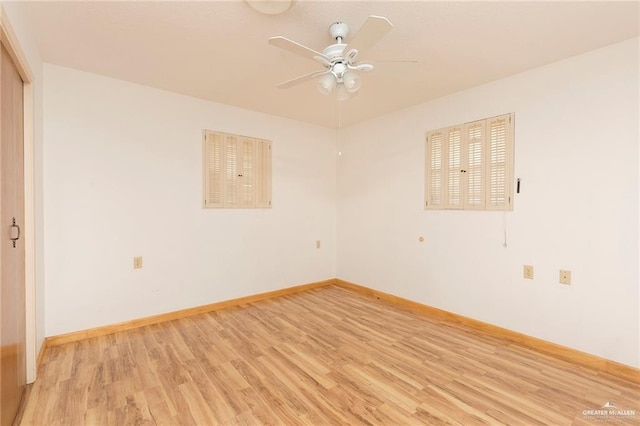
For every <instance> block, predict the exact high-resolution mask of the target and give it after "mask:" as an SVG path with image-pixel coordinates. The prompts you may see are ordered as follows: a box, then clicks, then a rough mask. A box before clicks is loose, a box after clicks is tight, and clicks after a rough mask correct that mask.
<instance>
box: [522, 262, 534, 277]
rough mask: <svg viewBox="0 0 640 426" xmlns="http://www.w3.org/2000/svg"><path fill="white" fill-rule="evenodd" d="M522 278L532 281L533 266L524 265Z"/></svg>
mask: <svg viewBox="0 0 640 426" xmlns="http://www.w3.org/2000/svg"><path fill="white" fill-rule="evenodd" d="M522 276H523V277H525V278H527V279H529V280H532V279H533V266H531V265H524V267H523V268H522Z"/></svg>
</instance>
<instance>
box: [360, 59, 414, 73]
mask: <svg viewBox="0 0 640 426" xmlns="http://www.w3.org/2000/svg"><path fill="white" fill-rule="evenodd" d="M367 63H368V64H371V65H373V72H374V73H376V74H386V75H390V74H410V73H415V72H417V71H418V69H419V67H420V63H419V62H416V61H367ZM360 65H366V64H360Z"/></svg>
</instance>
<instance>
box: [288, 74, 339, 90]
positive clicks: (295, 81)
mask: <svg viewBox="0 0 640 426" xmlns="http://www.w3.org/2000/svg"><path fill="white" fill-rule="evenodd" d="M329 72H330V71H324V70H323V71H316V72H312V73H309V74H305V75H301V76H300V77H296V78H292V79H291V80H287V81H284V82H282V83H280V84H278V85H277V86H276V87H278V88H280V89H288V88H289V87H293V86H296V85H298V84H300V83H304V82H305V81H309V80H313V79H314V78H316V77H320V76H321V75H324V74H328V73H329Z"/></svg>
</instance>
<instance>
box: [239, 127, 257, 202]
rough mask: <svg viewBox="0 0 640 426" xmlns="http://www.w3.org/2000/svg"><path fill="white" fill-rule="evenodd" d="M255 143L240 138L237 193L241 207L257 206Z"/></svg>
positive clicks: (248, 139) (251, 140)
mask: <svg viewBox="0 0 640 426" xmlns="http://www.w3.org/2000/svg"><path fill="white" fill-rule="evenodd" d="M254 151H255V143H254V140H253V139H250V138H244V137H243V138H240V141H239V145H238V154H239V157H240V161H239V165H240V167H239V168H238V180H237V189H236V193H237V194H238V203H239V204H238V205H239V206H240V207H254V206H255V204H256V203H255V170H254V162H255V152H254Z"/></svg>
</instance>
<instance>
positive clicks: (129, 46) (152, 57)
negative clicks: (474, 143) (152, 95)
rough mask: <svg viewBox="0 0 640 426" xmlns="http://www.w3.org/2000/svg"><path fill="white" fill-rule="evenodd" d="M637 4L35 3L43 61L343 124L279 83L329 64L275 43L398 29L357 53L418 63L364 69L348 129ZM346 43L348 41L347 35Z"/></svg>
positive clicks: (568, 52)
mask: <svg viewBox="0 0 640 426" xmlns="http://www.w3.org/2000/svg"><path fill="white" fill-rule="evenodd" d="M639 5H640V3H639V2H637V1H631V2H611V1H604V2H535V1H534V2H508V1H503V2H483V1H478V2H431V1H402V2H401V1H390V2H379V1H327V0H325V1H304V0H298V2H297V3H295V4H294V6H293V7H292V8H291V9H290V10H289V11H287V12H286V13H284V14H282V15H277V16H272V15H263V14H260V13H258V12H256V11H255V10H253V9H251V8H250V7H249V6H248V5H247V3H245V2H244V1H242V0H232V1H202V2H195V1H173V2H167V1H163V2H160V1H70V2H58V1H44V2H37V1H30V2H28V3H27V4H26V7H27V12H28V14H29V17H30V19H31V20H32V24H33V28H34V29H35V36H36V41H37V43H38V46H39V48H40V53H41V56H42V59H43V60H44V61H45V62H49V63H52V64H57V65H62V66H66V67H71V68H76V69H79V70H84V71H89V72H92V73H97V74H102V75H105V76H109V77H114V78H118V79H122V80H127V81H130V82H134V83H139V84H143V85H147V86H152V87H157V88H161V89H166V90H170V91H173V92H178V93H183V94H186V95H190V96H195V97H198V98H203V99H208V100H211V101H215V102H220V103H225V104H229V105H234V106H237V107H241V108H246V109H250V110H255V111H262V112H266V113H269V114H275V115H280V116H284V117H290V118H293V119H296V120H301V121H306V122H309V123H314V124H318V125H322V126H327V127H336V126H337V123H338V120H337V116H338V115H337V111H338V107H337V101H335V100H334V99H333V98H329V97H326V96H324V95H321V94H320V93H319V92H318V91H317V89H316V87H315V85H314V84H313V83H312V82H309V83H306V84H304V85H301V86H297V87H294V88H290V89H286V90H283V89H277V88H276V87H275V86H276V84H277V83H280V82H282V81H284V80H288V79H290V78H293V77H296V76H298V75H300V74H304V73H308V72H312V71H315V70H318V69H321V66H320V65H319V64H318V63H316V62H314V61H311V60H308V59H305V58H303V57H299V56H296V55H294V54H292V53H289V52H287V51H283V50H281V49H278V48H276V47H273V46H270V45H269V44H267V40H268V39H269V37H272V36H276V35H282V36H285V37H287V38H290V39H293V40H296V41H298V42H300V43H302V44H305V45H307V46H309V47H311V48H313V49H315V50H320V51H321V50H322V49H323V48H324V47H325V46H326V45H329V44H331V43H332V41H333V40H332V39H331V37H330V36H329V33H328V28H329V25H330V24H331V23H332V22H334V21H338V20H340V21H343V22H346V23H347V24H349V26H350V27H351V31H352V34H353V32H355V31H357V29H358V28H359V27H360V26H361V25H362V23H363V22H364V20H365V19H366V17H367V16H369V15H372V14H375V15H381V16H385V17H387V18H388V19H389V20H390V21H391V22H392V23H393V24H394V28H393V30H392V31H391V32H390V33H389V34H388V35H387V36H386V37H385V38H384V39H383V40H382V41H381V42H380V43H378V44H377V45H376V46H375V47H374V48H372V49H371V50H369V51H368V52H366V53H365V54H362V55H361V56H360V57H359V59H372V60H417V61H419V62H420V70H419V71H418V72H417V73H415V74H413V75H402V76H383V75H376V74H375V71H373V72H371V73H369V74H363V75H362V77H363V86H362V89H361V90H360V93H359V94H358V96H356V97H354V98H352V99H349V100H347V101H345V102H342V103H341V104H340V110H341V124H342V125H343V126H344V125H347V124H351V123H355V122H358V121H361V120H364V119H368V118H371V117H375V116H377V115H381V114H384V113H387V112H390V111H394V110H398V109H401V108H405V107H408V106H411V105H415V104H419V103H422V102H425V101H427V100H430V99H434V98H437V97H440V96H443V95H446V94H449V93H453V92H457V91H460V90H463V89H465V88H469V87H473V86H477V85H479V84H483V83H486V82H490V81H493V80H496V79H499V78H502V77H505V76H508V75H511V74H515V73H518V72H521V71H524V70H527V69H531V68H534V67H538V66H541V65H544V64H547V63H551V62H554V61H557V60H560V59H562V58H566V57H569V56H573V55H577V54H580V53H582V52H586V51H589V50H593V49H596V48H599V47H602V46H606V45H608V44H612V43H615V42H618V41H622V40H626V39H629V38H632V37H636V36H638V34H639V18H638V16H639ZM346 41H347V42H348V41H349V39H348V38H347V40H346Z"/></svg>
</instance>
